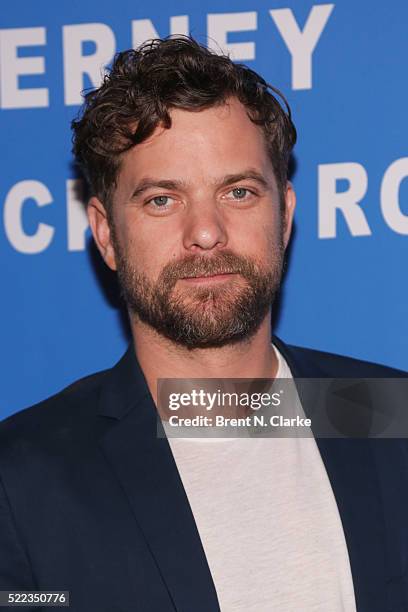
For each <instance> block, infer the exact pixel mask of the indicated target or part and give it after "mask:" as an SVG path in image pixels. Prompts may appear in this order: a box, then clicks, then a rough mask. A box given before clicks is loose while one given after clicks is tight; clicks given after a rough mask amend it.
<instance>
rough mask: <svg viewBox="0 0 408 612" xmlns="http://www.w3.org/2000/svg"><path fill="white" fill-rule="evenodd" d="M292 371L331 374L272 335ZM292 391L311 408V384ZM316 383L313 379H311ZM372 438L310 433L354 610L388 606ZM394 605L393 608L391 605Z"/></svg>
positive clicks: (321, 375)
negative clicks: (336, 519) (339, 534)
mask: <svg viewBox="0 0 408 612" xmlns="http://www.w3.org/2000/svg"><path fill="white" fill-rule="evenodd" d="M274 342H275V343H276V345H277V346H278V348H279V350H280V351H281V352H282V354H283V355H284V357H285V359H286V360H287V362H288V365H289V367H290V369H291V372H292V374H293V376H294V377H297V378H303V379H305V378H324V377H330V376H332V377H335V376H336V374H335V373H328V372H327V371H325V370H324V366H323V364H322V365H321V366H319V365H315V366H312V365H311V363H310V362H309V361H308V360H307V359H305V358H303V353H302V352H300V351H299V352H297V351H296V349H295V348H294V347H287V346H286V345H285V344H284V343H282V342H281V341H279V340H278V339H274ZM297 386H298V391H299V395H300V399H301V402H302V405H303V409H304V411H305V413H306V414H307V415H312V414H313V409H314V405H313V397H314V393H313V391H314V390H313V384H312V383H310V385H309V386H308V385H307V381H305V384H303V381H300V383H299V384H297ZM314 386H316V387H317V385H314ZM376 442H378V440H373V439H347V438H337V439H334V438H316V443H317V446H318V448H319V451H320V455H321V457H322V460H323V463H324V465H325V467H326V471H327V474H328V476H329V480H330V483H331V486H332V489H333V493H334V496H335V499H336V502H337V506H338V510H339V514H340V518H341V521H342V524H343V529H344V534H345V539H346V543H347V547H348V553H349V559H350V565H351V570H352V576H353V582H354V592H355V597H356V604H357V610H358V612H360V611H361V612H384V610H390V608H389V606H388V602H387V597H388V595H387V584H386V583H387V565H386V563H387V559H386V542H385V533H386V529H385V523H384V508H383V504H382V498H381V489H380V486H379V479H378V473H377V468H376V460H375V456H374V451H375V448H373V444H375V443H376ZM392 609H394V608H392Z"/></svg>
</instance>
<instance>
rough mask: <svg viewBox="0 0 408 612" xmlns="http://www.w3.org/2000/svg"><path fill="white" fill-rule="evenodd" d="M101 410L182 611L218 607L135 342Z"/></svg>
mask: <svg viewBox="0 0 408 612" xmlns="http://www.w3.org/2000/svg"><path fill="white" fill-rule="evenodd" d="M100 414H101V415H102V416H104V417H106V418H110V419H112V420H113V424H112V426H111V427H110V428H109V429H108V431H107V433H105V434H104V435H103V437H102V438H101V440H100V445H101V447H102V449H103V452H104V453H105V456H106V458H107V460H108V461H109V462H110V463H111V465H112V466H113V469H114V470H115V472H116V474H117V476H118V478H119V480H120V482H121V485H122V487H123V490H124V492H125V494H126V496H127V498H128V500H129V503H130V505H131V507H132V510H133V513H134V515H135V519H136V521H137V523H138V526H139V528H140V530H141V531H142V533H143V534H144V537H145V540H146V544H147V546H148V548H149V550H150V552H151V554H152V556H153V558H154V559H155V562H156V564H157V568H158V571H159V573H160V575H161V577H162V579H163V581H164V582H165V584H166V586H167V589H168V592H169V596H170V598H171V601H172V602H173V605H174V608H175V610H177V611H178V612H191V611H192V610H194V611H195V612H219V605H218V600H217V595H216V591H215V587H214V583H213V580H212V577H211V573H210V570H209V567H208V564H207V560H206V557H205V554H204V550H203V548H202V544H201V541H200V537H199V534H198V531H197V528H196V524H195V522H194V518H193V515H192V512H191V509H190V505H189V502H188V499H187V496H186V493H185V491H184V488H183V485H182V482H181V479H180V476H179V474H178V471H177V467H176V464H175V461H174V459H173V455H172V453H171V449H170V446H169V444H168V441H167V439H166V438H158V437H157V411H156V407H155V405H154V402H153V400H152V398H151V395H150V393H149V391H148V387H147V384H146V381H145V379H144V376H143V373H142V371H141V369H140V366H139V364H138V362H137V359H136V356H135V354H134V350H133V347H131V348H129V350H128V352H127V353H126V355H125V356H124V358H123V359H122V360H121V362H119V364H118V365H117V366H116V367H115V368H114V369H113V370H112V371H111V373H110V375H109V376H108V378H107V381H106V384H105V386H104V388H103V391H102V393H101V398H100Z"/></svg>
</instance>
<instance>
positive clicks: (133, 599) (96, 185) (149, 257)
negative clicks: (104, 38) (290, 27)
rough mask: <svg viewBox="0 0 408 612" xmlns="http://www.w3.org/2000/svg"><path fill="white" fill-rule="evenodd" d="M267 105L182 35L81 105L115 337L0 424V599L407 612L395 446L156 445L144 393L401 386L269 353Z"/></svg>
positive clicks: (274, 121)
mask: <svg viewBox="0 0 408 612" xmlns="http://www.w3.org/2000/svg"><path fill="white" fill-rule="evenodd" d="M273 94H276V95H278V92H276V90H273V89H272V88H271V87H270V86H268V85H267V84H266V83H265V81H264V80H263V79H262V78H261V77H259V75H257V74H256V73H254V72H253V71H251V70H250V69H248V68H246V67H244V66H241V65H235V64H233V63H232V62H231V61H230V60H229V59H228V58H226V57H222V56H217V55H214V54H212V53H211V52H209V51H208V50H206V49H205V48H203V47H201V46H199V45H198V44H197V43H196V42H194V41H193V40H192V39H190V38H186V37H176V38H170V39H166V40H163V41H161V40H157V41H153V42H151V43H149V44H146V45H144V46H143V47H142V48H141V49H139V50H138V51H128V52H124V53H121V54H119V55H118V56H117V58H116V60H115V63H114V65H113V68H112V70H111V71H110V73H109V75H108V76H107V77H106V78H105V80H104V83H103V84H102V85H101V87H100V88H99V89H97V90H95V91H92V92H90V93H88V94H87V96H86V104H85V108H84V110H83V113H82V116H81V118H79V119H78V121H76V122H74V124H73V128H74V132H75V138H74V152H75V154H76V157H77V159H78V161H79V163H80V164H81V165H82V167H83V169H84V171H85V174H86V176H87V178H88V181H89V185H90V189H91V194H92V195H91V198H90V201H89V203H88V216H89V221H90V225H91V228H92V232H93V236H94V238H95V241H96V244H97V247H98V249H99V251H100V253H101V255H102V257H103V259H104V260H105V262H106V264H107V265H108V266H109V267H110V268H111V269H112V270H116V271H117V273H118V278H119V283H120V287H121V290H122V294H123V297H124V299H125V301H126V305H127V308H128V312H129V317H130V324H131V330H132V337H133V338H132V343H131V346H130V348H129V350H128V352H127V353H126V355H125V356H124V357H123V359H122V360H121V361H120V362H119V364H117V365H116V366H115V367H114V368H112V370H109V371H105V372H102V373H99V374H96V375H93V376H90V377H88V378H85V379H83V380H81V381H79V382H77V383H75V384H74V385H72V386H71V387H69V388H68V389H66V390H65V391H63V392H62V393H60V394H58V395H57V396H55V397H53V398H51V399H49V400H47V401H45V402H43V403H42V404H40V405H38V406H36V407H33V408H30V409H28V410H26V411H23V412H21V413H19V414H17V415H14V416H13V417H11V418H9V419H7V420H6V421H5V422H3V424H2V426H1V432H0V441H1V443H0V476H1V480H2V489H1V497H0V589H3V590H13V589H14V590H36V589H37V590H68V591H70V606H71V609H72V610H75V611H78V612H79V611H85V610H86V611H88V610H95V611H98V612H105V611H106V612H119V611H123V612H124V611H130V610H135V611H138V612H139V611H140V612H141V611H143V612H148V611H157V612H170V611H173V612H174V611H175V610H177V611H178V612H204V611H205V612H212V611H216V610H221V611H222V612H239V611H243V610H245V611H246V612H255V611H256V612H266V611H270V610H272V611H275V610H276V611H279V612H281V611H282V612H289V611H290V612H293V611H295V610H296V611H302V612H311V611H312V610H319V611H323V610H324V611H330V612H339V611H340V610H342V611H347V612H348V611H350V612H351V611H353V610H356V609H357V610H358V611H359V612H386V611H387V612H390V611H394V612H396V611H397V610H398V611H400V612H402V611H403V610H408V583H407V558H408V556H407V550H408V548H407V545H408V540H407V538H408V529H407V526H408V522H407V519H406V516H407V511H408V495H407V484H408V447H407V444H406V441H405V440H367V439H366V440H350V439H337V440H335V439H317V440H315V439H314V438H313V437H312V438H310V437H309V438H304V439H299V438H295V437H292V438H286V439H273V438H257V439H250V440H239V439H225V438H218V439H193V438H191V439H176V438H174V439H172V438H170V437H169V439H167V438H166V437H158V435H157V410H156V408H157V404H158V394H157V381H158V379H160V378H172V379H174V378H176V379H177V378H182V379H194V378H201V379H202V378H240V379H245V378H246V379H248V378H249V379H253V378H258V379H259V378H261V379H273V378H288V377H292V376H297V377H303V378H310V377H314V378H318V377H322V378H323V377H350V378H353V377H368V378H379V377H384V378H388V377H392V376H399V375H400V373H398V372H394V371H392V370H389V369H387V368H383V367H380V366H376V365H373V364H367V363H364V362H360V361H357V360H352V359H347V358H343V357H338V356H334V355H329V354H324V353H320V352H317V351H312V350H308V349H301V348H295V347H289V346H286V345H285V344H284V343H282V342H281V341H279V340H278V339H277V338H273V337H272V336H271V326H270V315H271V306H272V303H273V300H274V297H275V295H276V293H277V291H278V288H279V282H280V277H281V273H282V266H283V257H284V251H285V249H286V247H287V244H288V241H289V237H290V232H291V226H292V220H293V214H294V208H295V194H294V191H293V188H292V186H291V184H290V183H289V182H288V181H287V167H288V159H289V155H290V152H291V149H292V147H293V144H294V142H295V139H296V133H295V128H294V126H293V124H292V121H291V118H290V112H289V111H288V110H287V111H285V110H284V109H283V108H282V107H281V106H280V104H279V103H278V101H277V98H276V97H275V96H274V95H273ZM301 401H302V403H303V404H304V405H303V408H304V410H305V412H307V411H308V406H307V399H306V396H301Z"/></svg>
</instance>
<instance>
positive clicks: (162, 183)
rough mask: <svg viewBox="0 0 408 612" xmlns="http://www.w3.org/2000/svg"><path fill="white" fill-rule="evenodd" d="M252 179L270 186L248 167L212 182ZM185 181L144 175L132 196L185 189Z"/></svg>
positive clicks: (220, 183) (226, 185)
mask: <svg viewBox="0 0 408 612" xmlns="http://www.w3.org/2000/svg"><path fill="white" fill-rule="evenodd" d="M248 179H249V180H252V181H255V182H257V183H258V184H259V185H260V186H261V187H263V188H265V189H266V188H268V187H270V183H269V182H268V181H267V179H266V178H265V177H264V176H263V175H262V174H261V173H260V172H258V171H257V170H253V169H248V170H244V171H243V172H239V173H237V174H227V175H225V176H224V177H222V179H221V180H220V181H214V184H215V185H216V186H217V187H218V188H220V187H228V185H232V184H234V183H239V182H241V181H245V180H248ZM186 187H187V183H186V181H183V180H161V179H155V178H152V177H145V178H143V179H141V181H139V183H138V184H137V185H136V188H135V189H134V191H133V194H132V197H133V198H136V197H138V196H140V195H141V194H142V193H144V192H145V191H147V190H148V189H152V188H156V189H157V188H159V189H169V190H173V189H175V190H176V189H186Z"/></svg>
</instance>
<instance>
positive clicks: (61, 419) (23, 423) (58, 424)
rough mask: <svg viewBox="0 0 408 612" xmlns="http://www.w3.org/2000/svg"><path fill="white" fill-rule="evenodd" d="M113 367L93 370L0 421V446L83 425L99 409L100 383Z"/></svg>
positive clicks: (47, 436)
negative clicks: (99, 370) (49, 395)
mask: <svg viewBox="0 0 408 612" xmlns="http://www.w3.org/2000/svg"><path fill="white" fill-rule="evenodd" d="M109 372H110V370H109V369H108V370H103V371H101V372H96V373H94V374H90V375H88V376H85V377H83V378H80V379H79V380H77V381H75V382H73V383H72V384H70V385H69V386H67V387H65V388H64V389H62V390H61V391H59V392H58V393H56V394H55V395H52V396H51V397H48V398H47V399H45V400H43V401H41V402H39V403H37V404H34V405H33V406H29V407H28V408H24V409H23V410H20V411H19V412H16V413H14V414H12V415H11V416H9V417H7V418H6V419H4V420H3V421H1V422H0V449H1V448H5V447H6V446H8V443H11V442H12V443H13V444H14V443H16V441H17V442H18V443H19V444H24V443H26V442H27V441H28V440H30V439H36V440H41V439H44V438H48V439H49V438H51V437H52V436H53V435H55V434H56V432H58V431H61V430H64V429H65V430H66V431H67V430H73V429H74V428H75V427H77V426H78V425H80V426H82V427H83V426H84V425H85V424H86V422H87V421H90V420H91V419H93V418H94V416H95V414H96V413H97V406H98V398H99V394H100V390H101V387H102V385H103V383H104V381H105V379H106V377H107V376H108V375H109Z"/></svg>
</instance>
